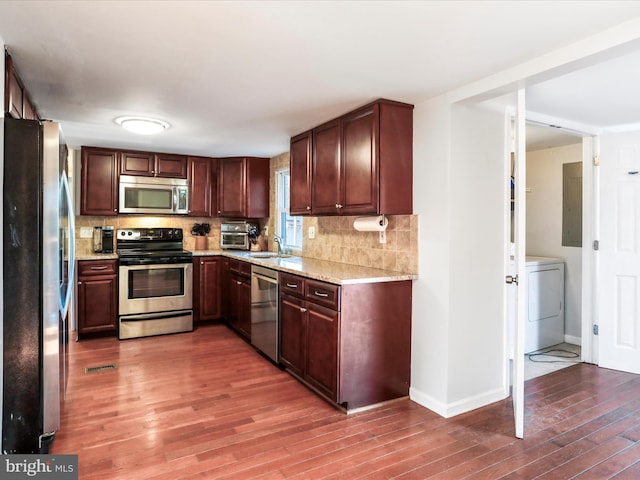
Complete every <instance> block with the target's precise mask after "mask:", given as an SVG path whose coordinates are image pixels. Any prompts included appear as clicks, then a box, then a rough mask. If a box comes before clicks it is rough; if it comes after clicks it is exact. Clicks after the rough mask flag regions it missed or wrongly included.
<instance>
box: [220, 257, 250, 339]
mask: <svg viewBox="0 0 640 480" xmlns="http://www.w3.org/2000/svg"><path fill="white" fill-rule="evenodd" d="M226 295H227V302H228V305H227V322H228V324H229V326H230V327H231V328H233V329H234V330H236V331H237V332H238V333H239V334H240V335H242V336H243V337H245V338H246V339H247V340H250V339H251V264H250V263H247V262H242V261H239V260H234V259H231V260H229V274H228V277H227V288H226Z"/></svg>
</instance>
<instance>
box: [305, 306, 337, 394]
mask: <svg viewBox="0 0 640 480" xmlns="http://www.w3.org/2000/svg"><path fill="white" fill-rule="evenodd" d="M306 305H307V312H306V315H307V331H306V365H305V374H304V379H305V381H307V382H308V383H309V384H310V385H311V386H313V387H314V388H316V389H317V390H318V391H320V392H322V393H323V394H324V395H326V396H327V397H328V398H329V399H330V400H332V401H337V398H338V320H339V318H340V317H339V315H340V314H339V313H338V312H336V311H334V310H330V309H328V308H324V307H320V306H318V305H315V304H313V303H309V302H306Z"/></svg>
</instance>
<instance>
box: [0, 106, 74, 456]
mask: <svg viewBox="0 0 640 480" xmlns="http://www.w3.org/2000/svg"><path fill="white" fill-rule="evenodd" d="M0 125H2V128H3V130H4V172H3V174H4V182H3V183H4V189H3V215H4V218H3V281H2V289H3V314H2V335H3V337H2V341H3V361H2V368H1V369H0V371H1V373H2V378H1V380H0V384H1V385H2V403H1V405H2V427H1V433H2V454H5V455H6V454H17V453H20V454H24V453H47V452H48V450H49V446H50V444H51V442H52V441H53V438H54V434H55V432H56V430H57V429H58V428H59V427H60V402H61V397H63V395H64V390H65V387H66V360H67V357H66V346H67V342H68V324H67V311H68V306H69V303H70V298H71V292H72V291H73V288H71V286H72V285H73V281H72V279H73V275H74V274H73V265H74V263H75V259H74V253H73V241H71V239H73V238H74V233H73V211H72V203H71V201H70V200H71V196H70V195H69V188H68V182H67V178H66V173H65V169H66V163H67V155H66V153H67V150H66V146H65V145H64V144H63V143H62V142H61V137H60V127H59V125H58V124H57V123H54V122H40V121H36V120H17V119H13V118H4V119H3V120H1V121H0ZM70 279H71V280H70Z"/></svg>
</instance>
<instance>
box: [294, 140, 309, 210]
mask: <svg viewBox="0 0 640 480" xmlns="http://www.w3.org/2000/svg"><path fill="white" fill-rule="evenodd" d="M312 137H313V133H312V132H311V131H308V132H304V133H301V134H300V135H297V136H295V137H293V138H292V139H291V147H290V149H289V154H290V163H289V179H290V184H289V213H290V214H291V215H310V214H311V155H312V151H311V146H312Z"/></svg>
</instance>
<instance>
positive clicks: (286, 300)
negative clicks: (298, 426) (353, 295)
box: [280, 273, 340, 402]
mask: <svg viewBox="0 0 640 480" xmlns="http://www.w3.org/2000/svg"><path fill="white" fill-rule="evenodd" d="M280 290H281V292H282V294H281V296H280V362H281V363H283V364H284V365H285V366H287V367H289V368H290V370H291V372H292V373H294V374H295V375H296V376H299V377H300V378H301V379H302V380H303V381H304V382H305V383H307V384H308V385H309V386H311V387H312V388H314V389H315V390H317V391H319V392H320V393H322V394H323V395H324V396H325V397H327V398H328V399H329V400H331V401H333V402H336V401H337V378H338V375H337V360H338V356H337V346H338V323H339V320H340V313H339V308H338V302H337V299H338V298H339V295H340V294H339V291H340V287H338V286H336V285H331V284H328V283H323V282H317V281H314V280H310V279H305V278H303V277H299V276H295V275H290V274H283V273H281V274H280ZM327 299H329V302H328V303H327Z"/></svg>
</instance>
